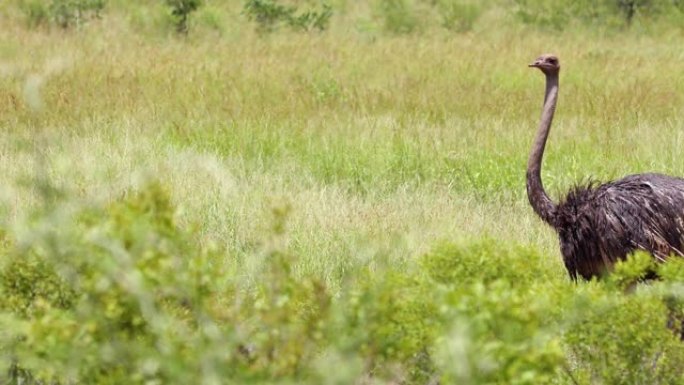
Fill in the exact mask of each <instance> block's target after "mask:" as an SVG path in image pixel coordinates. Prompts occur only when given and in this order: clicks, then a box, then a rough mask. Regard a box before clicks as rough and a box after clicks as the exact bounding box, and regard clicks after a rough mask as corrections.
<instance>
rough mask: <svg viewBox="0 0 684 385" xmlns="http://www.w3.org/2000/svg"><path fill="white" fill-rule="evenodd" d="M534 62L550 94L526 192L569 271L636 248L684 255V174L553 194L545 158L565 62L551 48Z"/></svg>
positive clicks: (595, 269)
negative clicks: (544, 174)
mask: <svg viewBox="0 0 684 385" xmlns="http://www.w3.org/2000/svg"><path fill="white" fill-rule="evenodd" d="M529 67H533V68H539V69H540V70H541V71H542V72H543V73H544V75H546V94H545V95H544V108H543V109H542V115H541V121H540V123H539V128H538V131H537V134H536V137H535V139H534V143H533V145H532V150H531V151H530V157H529V160H528V163H527V197H528V199H529V201H530V204H531V205H532V208H533V209H534V211H535V212H536V213H537V215H538V216H539V217H540V218H541V219H542V220H543V221H544V222H546V223H547V224H549V225H550V226H551V227H553V228H554V229H555V230H556V232H557V233H558V238H559V240H560V250H561V254H562V255H563V262H564V263H565V268H566V269H567V270H568V273H569V274H570V277H571V278H572V279H573V280H577V277H578V276H580V277H582V278H584V279H591V278H592V277H599V276H601V275H603V274H604V273H606V272H608V271H610V269H611V267H612V265H613V264H614V263H615V262H617V261H618V260H622V259H624V258H626V256H627V255H628V254H630V253H631V252H633V251H635V250H645V251H647V252H648V253H650V254H651V255H652V256H653V257H654V258H655V259H656V260H658V261H663V260H665V258H667V257H668V256H670V255H678V256H683V255H684V254H683V253H682V250H684V248H683V246H684V179H681V178H675V177H671V176H667V175H661V174H652V173H648V174H638V175H630V176H627V177H625V178H623V179H620V180H616V181H613V182H608V183H605V184H600V185H599V184H597V183H593V182H592V183H589V184H588V185H585V186H578V187H575V188H574V189H572V190H571V191H570V192H569V193H568V195H567V197H566V198H565V200H564V201H561V202H560V203H558V204H556V203H554V202H553V201H552V200H551V199H550V198H549V196H548V195H547V193H546V191H545V190H544V185H543V184H542V180H541V163H542V156H543V155H544V147H545V146H546V139H547V137H548V135H549V129H550V128H551V121H552V120H553V115H554V112H555V110H556V102H557V100H558V75H559V72H560V62H559V61H558V58H557V57H556V56H554V55H551V54H546V55H542V56H540V57H539V58H537V60H535V61H534V63H532V64H530V65H529Z"/></svg>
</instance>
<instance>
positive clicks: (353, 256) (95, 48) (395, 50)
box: [0, 2, 684, 354]
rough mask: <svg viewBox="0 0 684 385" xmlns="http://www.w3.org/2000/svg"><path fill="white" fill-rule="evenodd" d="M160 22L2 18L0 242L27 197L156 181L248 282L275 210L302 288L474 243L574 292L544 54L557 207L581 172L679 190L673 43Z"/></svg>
mask: <svg viewBox="0 0 684 385" xmlns="http://www.w3.org/2000/svg"><path fill="white" fill-rule="evenodd" d="M115 4H119V7H121V4H124V2H115ZM131 7H132V6H131ZM150 7H152V8H150ZM150 7H148V8H145V6H140V7H139V8H135V10H134V11H133V10H131V11H130V12H126V11H121V9H120V8H116V6H113V8H114V10H112V11H110V14H108V15H107V17H106V18H104V19H103V20H101V21H97V22H93V23H90V24H88V25H87V26H86V27H84V28H83V29H82V30H79V31H70V32H69V31H67V32H63V31H47V30H45V29H27V28H26V27H25V25H24V24H23V22H21V20H20V19H19V18H17V17H16V16H17V15H16V14H11V12H10V11H6V15H5V16H4V17H3V19H2V24H3V28H2V29H0V42H1V43H0V58H2V59H0V126H1V127H2V134H0V164H2V167H0V197H1V198H2V203H3V205H2V206H3V210H4V212H5V213H6V214H7V215H6V216H5V219H4V223H3V227H6V228H8V229H13V230H11V231H13V232H16V233H17V234H22V231H25V230H26V227H25V226H26V223H27V222H26V221H27V218H29V217H30V215H31V213H32V210H34V209H35V208H36V207H37V206H38V205H40V204H41V197H40V193H39V192H38V191H37V190H36V189H32V188H29V187H27V181H33V180H41V179H42V178H44V179H45V180H49V181H50V183H51V184H53V185H54V186H56V187H57V188H59V189H60V190H62V191H63V192H64V193H65V194H66V195H67V196H69V197H70V198H69V199H70V200H71V201H72V202H79V204H81V203H84V202H85V203H86V204H94V203H98V202H99V203H103V202H108V201H111V200H112V199H116V198H117V197H121V196H123V195H125V194H127V192H128V191H130V190H133V189H136V188H139V187H140V186H143V185H145V183H147V181H148V180H149V179H155V180H158V181H160V182H161V183H162V184H163V185H165V186H166V187H167V188H168V190H169V192H170V196H171V199H172V200H173V203H174V205H175V206H176V207H177V210H178V212H177V216H178V220H179V221H180V223H181V224H183V225H186V226H190V227H192V228H193V229H195V230H196V231H195V232H193V237H194V241H196V242H198V243H200V244H204V245H212V244H216V245H220V247H221V248H223V249H225V251H226V252H225V259H224V260H221V263H224V264H226V265H227V266H230V267H231V268H232V269H237V270H238V271H242V269H244V272H243V273H241V274H247V275H248V276H249V277H248V279H249V280H250V281H251V282H253V284H254V285H256V284H257V283H256V282H258V281H259V276H258V275H257V274H258V273H254V272H253V271H252V270H250V269H249V268H247V267H246V266H248V265H249V264H250V258H252V257H253V256H254V255H255V254H259V253H260V252H261V250H263V248H264V247H265V242H268V241H265V240H268V239H270V237H271V234H272V232H273V229H272V226H273V220H274V219H273V216H274V214H273V210H274V209H276V210H281V209H283V208H288V209H287V210H288V215H287V222H286V223H287V224H286V229H287V230H286V233H285V235H284V237H283V239H281V241H283V242H285V243H286V244H287V248H288V250H290V251H291V252H292V253H294V254H297V255H299V256H301V258H300V259H299V260H298V261H297V263H296V265H295V266H294V269H295V274H297V275H298V276H315V277H319V278H320V279H322V280H323V281H324V282H325V283H326V284H327V285H328V286H329V287H331V290H332V291H333V292H334V293H339V292H340V291H342V290H343V286H344V284H345V277H346V276H347V274H349V272H353V271H355V270H354V269H355V268H356V267H357V266H359V265H363V264H365V263H367V262H368V261H370V260H372V259H373V258H375V257H376V256H378V255H382V256H384V257H385V258H387V259H388V260H389V261H393V263H399V262H402V261H412V260H415V259H417V258H419V257H420V256H421V255H424V254H425V253H428V252H429V251H430V250H432V249H433V248H434V247H435V246H436V245H438V244H439V243H440V242H441V241H443V240H460V239H481V238H482V239H488V240H495V242H498V243H500V244H522V245H526V247H529V248H531V249H533V250H536V251H537V252H538V254H534V255H533V257H532V258H531V259H530V260H529V261H528V263H529V265H530V266H533V267H534V270H535V271H537V270H538V271H543V272H544V276H543V277H542V278H543V279H548V280H550V281H553V282H567V278H566V273H565V270H564V267H563V265H562V262H561V259H560V255H559V251H558V246H557V240H556V238H555V234H554V233H553V231H552V230H551V229H549V228H547V227H545V226H544V224H543V223H542V222H541V221H540V220H538V219H537V218H536V217H535V215H534V213H533V212H532V210H531V208H530V207H529V206H528V203H527V198H526V195H525V187H524V186H525V181H524V175H525V171H524V170H525V164H526V159H527V151H528V146H529V145H530V143H531V141H532V137H533V135H534V132H535V128H536V124H537V119H538V117H539V110H540V107H541V102H542V95H543V87H544V86H543V77H542V75H541V74H539V73H538V71H533V70H530V69H528V68H527V67H526V64H527V63H528V62H529V61H531V60H532V59H534V58H535V57H536V56H537V55H538V54H540V53H543V52H547V51H553V52H555V53H558V54H559V56H560V58H561V61H562V66H563V70H562V78H561V91H560V92H561V95H560V106H559V109H558V113H557V117H556V120H555V122H554V128H553V131H552V133H551V137H550V142H549V146H548V149H547V155H546V158H545V163H544V168H543V178H544V181H545V184H546V186H547V188H548V189H549V190H550V191H551V193H552V196H553V197H555V198H558V197H560V196H562V193H563V191H565V190H567V189H568V188H569V187H570V186H572V185H573V184H574V183H576V182H579V181H583V180H586V179H587V178H590V177H591V178H596V179H599V180H610V179H613V178H618V177H621V176H623V175H626V174H630V173H638V172H643V171H658V172H663V173H667V174H672V175H684V156H683V155H684V154H683V151H684V150H682V148H683V147H682V143H683V142H684V136H683V134H682V132H684V118H683V117H684V109H683V108H682V106H684V93H682V90H683V89H684V72H682V71H681V66H682V56H681V53H680V52H681V49H680V48H681V45H682V36H681V34H679V33H671V34H663V35H658V36H653V35H640V34H637V33H625V34H622V35H613V36H605V35H600V34H598V33H594V32H591V31H579V30H577V31H569V32H563V33H549V32H540V31H536V30H533V29H526V28H522V27H519V26H511V25H504V26H503V27H502V29H495V30H489V29H488V28H486V27H485V25H486V23H481V24H482V26H480V27H479V29H476V30H475V32H473V33H470V34H454V33H450V32H447V31H441V30H431V29H428V30H427V31H423V32H422V33H419V34H411V35H401V36H393V35H384V34H383V33H381V32H375V31H374V30H373V29H371V30H370V31H365V30H363V29H356V30H354V29H351V30H350V29H347V28H348V27H345V26H344V25H342V23H339V24H337V25H333V27H332V29H331V30H330V31H328V32H326V33H309V34H296V33H291V32H287V31H282V32H279V33H277V34H273V35H268V36H259V35H258V34H256V33H255V32H252V30H251V28H248V27H247V25H246V24H245V23H246V21H245V20H243V19H242V18H241V17H239V16H232V17H233V19H231V21H230V22H226V23H225V24H223V25H221V24H220V22H219V20H220V18H219V17H217V16H216V15H217V14H218V15H223V13H222V12H224V13H228V12H229V11H228V10H233V9H232V8H231V6H226V7H220V6H217V5H215V4H214V5H212V6H211V7H210V8H209V10H208V11H207V10H204V11H202V10H200V11H198V12H214V13H211V14H205V15H204V16H201V17H198V20H200V22H201V21H202V20H209V21H211V23H209V24H210V25H203V24H199V25H194V28H195V30H193V31H191V34H190V36H188V37H187V38H177V37H174V36H170V35H169V36H167V35H165V34H163V33H160V32H158V29H155V28H153V27H154V26H153V25H152V26H151V25H150V23H151V24H154V23H157V22H158V23H162V22H159V21H154V20H157V19H154V18H148V17H145V16H144V15H145V12H151V11H150V9H155V8H154V7H153V6H150ZM350 7H351V8H350ZM347 8H348V13H346V14H345V16H344V17H346V18H347V19H346V20H349V19H353V17H354V11H355V9H352V8H354V6H352V5H349V4H348V5H347ZM362 8H363V7H362ZM117 9H118V11H117ZM232 14H233V15H234V14H235V13H232ZM150 19H152V21H149V20H150ZM161 19H162V18H161V17H159V19H158V20H161ZM361 19H363V18H361ZM362 22H363V20H361V21H359V23H362ZM366 22H367V21H366ZM504 24H505V23H504ZM217 26H219V27H220V28H218V27H217ZM191 29H192V27H191ZM28 184H29V185H30V183H28ZM481 263H482V264H487V263H488V261H481ZM513 302H515V301H513ZM454 333H456V334H458V333H460V332H459V331H456V332H454ZM452 353H453V352H452ZM450 354H451V353H450ZM454 354H455V353H454Z"/></svg>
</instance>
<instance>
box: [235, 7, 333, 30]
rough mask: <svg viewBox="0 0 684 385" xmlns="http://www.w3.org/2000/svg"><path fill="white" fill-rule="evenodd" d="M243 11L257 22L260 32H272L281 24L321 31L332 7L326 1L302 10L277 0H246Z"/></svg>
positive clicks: (295, 28)
mask: <svg viewBox="0 0 684 385" xmlns="http://www.w3.org/2000/svg"><path fill="white" fill-rule="evenodd" d="M243 12H244V13H245V15H247V17H248V18H249V19H250V20H251V21H254V22H255V23H256V24H257V30H258V31H260V32H273V31H275V30H277V29H278V28H279V27H280V26H281V25H287V26H289V27H290V28H291V29H293V30H298V31H310V30H313V29H316V30H319V31H323V30H325V29H326V28H327V27H328V24H329V22H330V17H331V16H332V14H333V11H332V7H331V6H330V5H329V4H328V3H326V2H321V3H320V4H319V6H318V7H317V8H310V9H307V10H304V11H302V10H300V9H299V8H298V7H297V6H294V5H284V4H281V3H279V2H278V0H247V1H245V5H244V10H243Z"/></svg>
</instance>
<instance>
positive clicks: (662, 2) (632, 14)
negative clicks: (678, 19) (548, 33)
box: [514, 0, 682, 30]
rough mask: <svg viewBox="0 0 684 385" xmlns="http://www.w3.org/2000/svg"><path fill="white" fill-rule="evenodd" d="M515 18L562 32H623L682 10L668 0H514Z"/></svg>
mask: <svg viewBox="0 0 684 385" xmlns="http://www.w3.org/2000/svg"><path fill="white" fill-rule="evenodd" d="M514 1H515V4H516V6H517V11H516V13H517V15H518V17H519V18H520V20H521V21H522V22H523V23H525V24H531V25H537V26H543V27H549V28H553V29H558V30H561V29H565V28H567V27H570V26H572V25H574V24H578V23H579V24H583V25H593V26H596V27H600V28H624V27H629V26H631V25H632V24H633V23H634V22H636V21H639V22H647V21H648V20H657V19H658V18H659V17H660V16H664V15H667V14H671V13H673V12H674V13H680V16H681V11H682V8H681V6H679V5H678V3H677V2H676V1H670V0H599V1H593V0H579V1H569V0H568V1H566V0H555V1H541V0H514Z"/></svg>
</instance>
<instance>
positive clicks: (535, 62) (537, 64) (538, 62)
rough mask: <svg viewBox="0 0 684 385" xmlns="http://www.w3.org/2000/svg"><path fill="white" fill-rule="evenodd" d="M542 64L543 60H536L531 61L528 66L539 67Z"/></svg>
mask: <svg viewBox="0 0 684 385" xmlns="http://www.w3.org/2000/svg"><path fill="white" fill-rule="evenodd" d="M540 64H541V61H539V60H535V61H534V63H530V64H528V65H527V66H528V67H530V68H538V67H539V65H540Z"/></svg>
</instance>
